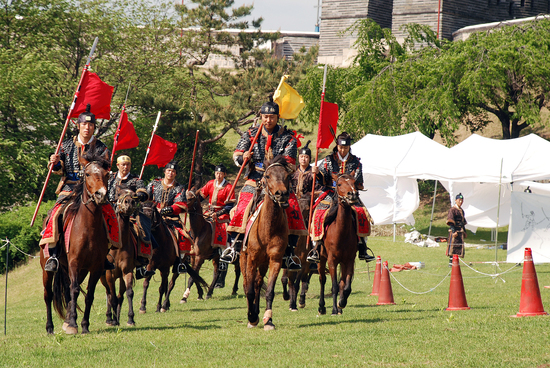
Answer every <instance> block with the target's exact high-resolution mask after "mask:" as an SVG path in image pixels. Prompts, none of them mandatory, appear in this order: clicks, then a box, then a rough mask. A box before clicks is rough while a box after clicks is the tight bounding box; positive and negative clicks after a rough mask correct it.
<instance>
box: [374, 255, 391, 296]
mask: <svg viewBox="0 0 550 368" xmlns="http://www.w3.org/2000/svg"><path fill="white" fill-rule="evenodd" d="M386 304H395V303H394V301H393V291H392V289H391V281H390V271H389V270H388V261H384V267H383V268H382V275H381V276H380V289H379V290H378V303H376V305H386Z"/></svg>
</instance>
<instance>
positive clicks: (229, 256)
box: [220, 247, 237, 263]
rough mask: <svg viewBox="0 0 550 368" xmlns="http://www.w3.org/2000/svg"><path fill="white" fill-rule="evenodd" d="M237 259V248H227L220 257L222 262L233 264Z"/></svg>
mask: <svg viewBox="0 0 550 368" xmlns="http://www.w3.org/2000/svg"><path fill="white" fill-rule="evenodd" d="M236 259H237V252H235V248H232V247H227V248H226V249H225V250H224V251H223V253H222V255H221V257H220V262H223V263H233V262H235V260H236Z"/></svg>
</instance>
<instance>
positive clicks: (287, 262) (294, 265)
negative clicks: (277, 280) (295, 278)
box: [282, 244, 302, 271]
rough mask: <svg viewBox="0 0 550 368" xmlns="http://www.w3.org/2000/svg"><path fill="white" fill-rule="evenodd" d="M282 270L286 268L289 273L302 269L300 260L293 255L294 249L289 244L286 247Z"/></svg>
mask: <svg viewBox="0 0 550 368" xmlns="http://www.w3.org/2000/svg"><path fill="white" fill-rule="evenodd" d="M282 268H283V269H284V268H288V270H289V271H299V270H301V269H302V264H301V262H300V258H298V257H297V256H296V254H294V247H293V246H292V245H290V244H289V245H288V246H287V247H286V251H285V256H284V257H283V264H282Z"/></svg>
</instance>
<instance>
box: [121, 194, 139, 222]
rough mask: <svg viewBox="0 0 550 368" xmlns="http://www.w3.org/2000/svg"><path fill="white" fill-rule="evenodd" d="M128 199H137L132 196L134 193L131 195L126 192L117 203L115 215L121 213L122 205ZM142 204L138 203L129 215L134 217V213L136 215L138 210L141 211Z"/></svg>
mask: <svg viewBox="0 0 550 368" xmlns="http://www.w3.org/2000/svg"><path fill="white" fill-rule="evenodd" d="M127 197H132V199H135V198H134V197H133V196H132V193H129V192H126V193H124V194H123V195H121V196H119V197H118V199H117V201H116V209H115V213H116V214H117V215H118V214H119V213H121V210H120V208H121V207H122V203H123V202H124V200H125V199H126V198H127ZM140 205H141V203H138V204H137V206H135V208H134V210H133V211H132V213H131V214H130V215H129V216H131V215H133V214H134V213H136V212H137V211H138V210H139V207H140Z"/></svg>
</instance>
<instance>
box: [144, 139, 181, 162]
mask: <svg viewBox="0 0 550 368" xmlns="http://www.w3.org/2000/svg"><path fill="white" fill-rule="evenodd" d="M177 150H178V145H177V144H176V143H172V142H169V141H167V140H164V139H162V138H161V137H159V136H158V135H156V134H153V139H152V140H151V146H150V148H149V155H148V156H147V161H145V163H144V164H143V166H145V165H157V166H158V167H159V168H161V167H164V166H166V164H167V163H169V162H170V161H171V160H172V159H173V158H174V156H175V155H176V151H177Z"/></svg>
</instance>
